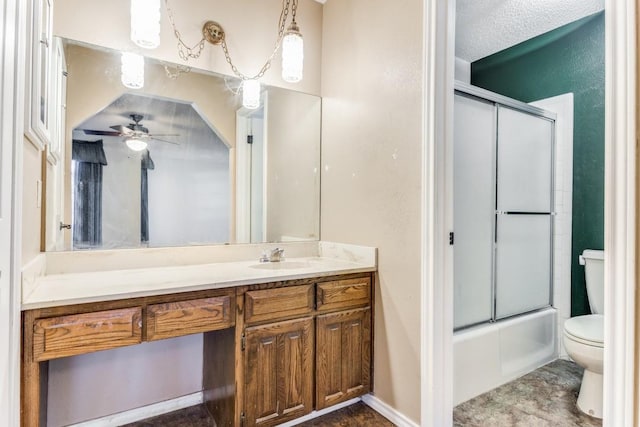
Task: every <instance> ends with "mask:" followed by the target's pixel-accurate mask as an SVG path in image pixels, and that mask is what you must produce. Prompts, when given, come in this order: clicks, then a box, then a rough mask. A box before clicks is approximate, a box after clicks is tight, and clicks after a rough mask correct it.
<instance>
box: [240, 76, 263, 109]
mask: <svg viewBox="0 0 640 427" xmlns="http://www.w3.org/2000/svg"><path fill="white" fill-rule="evenodd" d="M242 106H243V107H244V108H248V109H249V110H255V109H256V108H258V107H259V106H260V82H259V81H257V80H253V79H249V80H243V81H242Z"/></svg>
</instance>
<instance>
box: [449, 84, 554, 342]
mask: <svg viewBox="0 0 640 427" xmlns="http://www.w3.org/2000/svg"><path fill="white" fill-rule="evenodd" d="M454 94H455V95H460V96H464V97H468V98H472V99H477V100H478V101H480V102H485V103H487V102H488V103H491V104H493V106H494V111H495V112H494V115H493V117H494V130H495V135H494V139H493V144H492V149H493V166H494V167H493V171H492V180H493V184H492V193H493V199H494V215H493V222H492V224H491V228H492V235H493V250H492V254H491V255H492V267H491V282H492V287H491V300H492V304H491V305H492V306H491V318H490V319H489V320H488V321H483V322H477V323H473V324H468V325H463V326H459V327H457V328H454V331H460V330H464V329H468V328H472V327H474V326H478V325H481V324H485V323H494V322H497V321H501V320H507V319H510V318H513V317H517V316H522V315H525V314H528V313H533V312H536V311H540V310H544V309H546V308H548V307H553V304H554V301H553V278H554V256H555V254H554V237H555V215H556V212H555V179H556V177H555V169H556V168H555V159H556V118H557V116H556V114H555V113H552V112H550V111H547V110H543V109H541V108H538V107H534V106H532V105H529V104H526V103H524V102H521V101H517V100H515V99H512V98H508V97H506V96H502V95H499V94H496V93H493V92H490V91H488V90H485V89H481V88H478V87H474V86H470V85H468V84H465V83H462V82H459V81H456V82H455V83H454ZM500 108H509V109H512V110H515V111H518V112H521V113H525V114H530V115H532V116H535V117H539V118H542V119H545V120H548V121H549V122H551V149H550V152H551V159H550V162H551V177H550V178H551V179H550V183H551V188H550V189H549V192H550V193H549V194H550V207H549V212H548V213H546V212H545V213H540V212H500V211H499V210H498V168H499V167H500V165H499V164H498V144H499V140H500V139H499V135H498V133H499V120H500V114H499V110H500ZM454 167H455V166H454ZM500 214H516V215H523V214H529V215H549V220H550V228H549V229H550V239H549V242H550V248H549V253H550V259H549V265H550V268H549V274H550V277H549V302H548V305H545V306H542V307H538V308H535V309H532V310H527V311H523V312H519V313H516V314H510V315H507V316H501V317H498V316H497V301H498V293H497V251H498V234H497V233H498V229H497V223H498V215H500ZM454 229H455V224H454ZM454 250H455V246H454ZM454 303H455V302H454Z"/></svg>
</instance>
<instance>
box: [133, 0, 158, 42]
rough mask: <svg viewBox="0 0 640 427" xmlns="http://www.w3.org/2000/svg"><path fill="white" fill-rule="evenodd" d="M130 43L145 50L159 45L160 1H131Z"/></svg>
mask: <svg viewBox="0 0 640 427" xmlns="http://www.w3.org/2000/svg"><path fill="white" fill-rule="evenodd" d="M131 41H132V42H134V43H135V44H137V45H138V46H140V47H143V48H145V49H155V48H156V47H158V46H159V45H160V0H131Z"/></svg>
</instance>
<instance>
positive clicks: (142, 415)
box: [69, 391, 203, 427]
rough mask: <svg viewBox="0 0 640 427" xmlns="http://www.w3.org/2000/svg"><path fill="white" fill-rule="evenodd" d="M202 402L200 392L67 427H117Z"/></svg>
mask: <svg viewBox="0 0 640 427" xmlns="http://www.w3.org/2000/svg"><path fill="white" fill-rule="evenodd" d="M202 401H203V395H202V392H201V391H199V392H197V393H193V394H188V395H186V396H180V397H176V398H175V399H170V400H165V401H163V402H158V403H153V404H151V405H147V406H142V407H140V408H134V409H130V410H128V411H123V412H118V413H117V414H112V415H107V416H106V417H101V418H96V419H93V420H89V421H84V422H81V423H78V424H72V425H71V426H69V427H117V426H121V425H123V424H128V423H133V422H136V421H140V420H144V419H147V418H151V417H155V416H158V415H162V414H166V413H168V412H173V411H177V410H178V409H184V408H188V407H190V406H195V405H199V404H201V403H202Z"/></svg>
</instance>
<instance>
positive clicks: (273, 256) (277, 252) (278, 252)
mask: <svg viewBox="0 0 640 427" xmlns="http://www.w3.org/2000/svg"><path fill="white" fill-rule="evenodd" d="M283 255H284V249H280V248H275V249H272V250H271V251H270V252H269V255H267V252H266V251H264V252H262V257H260V262H280V261H282V260H283V258H284V256H283Z"/></svg>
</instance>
